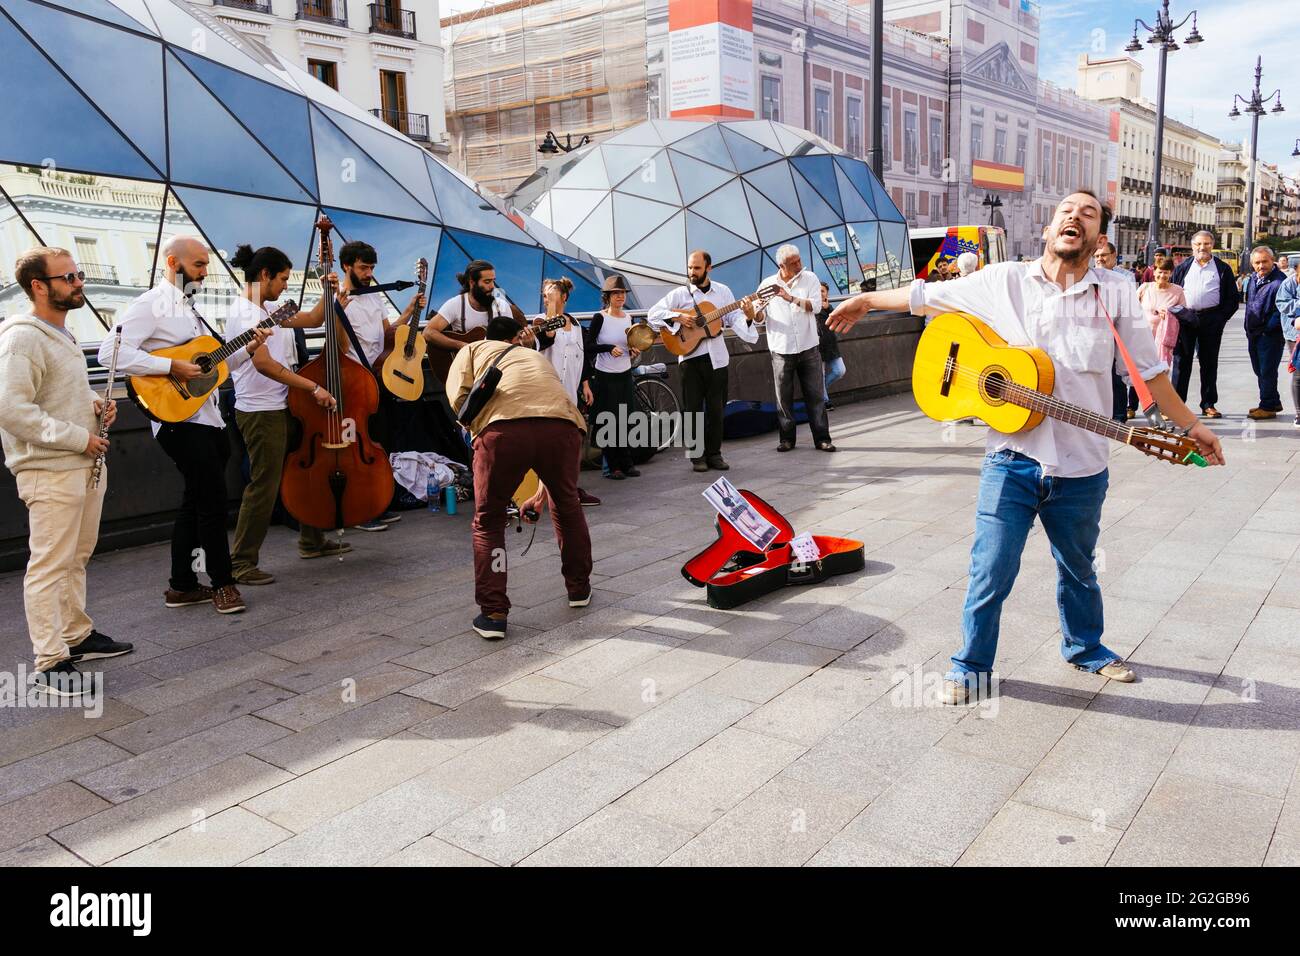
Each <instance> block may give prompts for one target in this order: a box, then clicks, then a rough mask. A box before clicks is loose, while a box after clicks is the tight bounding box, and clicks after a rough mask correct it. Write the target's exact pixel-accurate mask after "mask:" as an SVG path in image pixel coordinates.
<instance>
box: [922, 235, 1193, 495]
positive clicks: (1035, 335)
mask: <svg viewBox="0 0 1300 956" xmlns="http://www.w3.org/2000/svg"><path fill="white" fill-rule="evenodd" d="M1094 288H1096V289H1098V291H1099V292H1100V295H1101V300H1102V302H1103V303H1104V305H1105V308H1106V309H1108V310H1109V311H1110V315H1111V318H1112V319H1114V321H1115V327H1116V329H1117V330H1118V331H1119V334H1120V337H1121V338H1122V339H1123V340H1124V344H1125V346H1127V348H1128V351H1129V354H1130V355H1131V356H1132V357H1133V362H1134V364H1135V365H1136V366H1137V369H1138V373H1139V374H1140V375H1141V376H1142V379H1143V381H1147V380H1150V379H1152V378H1155V377H1156V376H1157V375H1159V374H1160V373H1161V372H1164V371H1166V370H1167V369H1168V366H1167V365H1165V363H1164V362H1162V361H1160V357H1159V356H1158V355H1157V354H1156V343H1155V338H1154V336H1152V334H1151V329H1150V326H1148V325H1147V321H1146V318H1145V317H1144V315H1143V312H1142V307H1141V305H1140V304H1139V303H1138V298H1137V289H1136V287H1135V286H1134V284H1133V283H1132V282H1130V281H1128V280H1127V279H1125V278H1123V277H1122V276H1119V275H1116V274H1114V273H1112V272H1109V271H1107V270H1101V269H1089V270H1088V271H1087V272H1086V273H1085V274H1084V275H1083V276H1082V277H1081V278H1080V279H1079V280H1078V281H1076V282H1075V283H1074V284H1073V285H1071V286H1070V287H1069V288H1068V289H1066V290H1064V291H1062V289H1061V287H1060V286H1058V285H1057V284H1056V283H1055V282H1053V281H1051V280H1050V279H1048V278H1047V277H1046V276H1045V275H1044V274H1043V267H1042V263H1041V261H1040V260H1035V261H1034V262H1032V263H1029V264H1028V265H1026V264H1024V263H1019V262H1004V263H998V264H997V265H991V266H985V267H984V268H983V269H981V270H979V271H978V272H975V273H973V274H971V275H968V276H963V277H962V278H960V279H951V280H949V281H948V282H932V283H926V282H925V281H924V280H921V279H918V280H916V281H915V282H913V283H912V287H911V308H912V312H913V313H915V314H921V313H922V311H923V309H924V308H925V307H926V306H932V307H939V308H942V309H949V310H952V311H954V312H969V313H970V314H971V315H973V316H975V317H976V318H978V319H980V320H981V321H983V322H985V323H987V324H988V325H989V326H991V327H992V328H993V331H995V332H997V334H998V335H1000V336H1001V337H1002V338H1003V339H1005V340H1006V342H1007V344H1008V345H1012V346H1019V347H1025V346H1033V347H1037V348H1040V349H1042V350H1043V351H1044V352H1046V353H1047V355H1048V357H1049V358H1051V360H1052V364H1053V365H1054V366H1055V369H1056V383H1055V386H1054V387H1053V390H1052V394H1053V395H1055V396H1056V397H1057V398H1059V399H1061V400H1062V401H1066V402H1070V403H1071V404H1074V405H1079V406H1081V407H1083V408H1086V409H1088V410H1090V411H1093V412H1096V413H1097V414H1099V415H1104V416H1106V417H1107V418H1109V417H1110V415H1111V412H1112V411H1113V403H1114V396H1113V392H1112V390H1111V378H1110V375H1111V369H1112V368H1113V369H1114V370H1115V371H1116V372H1118V373H1119V375H1120V376H1121V377H1122V378H1124V380H1125V381H1127V380H1128V372H1127V371H1126V369H1125V366H1124V362H1123V359H1122V358H1121V357H1120V356H1119V354H1118V349H1116V348H1115V341H1114V336H1113V335H1112V334H1111V329H1110V323H1109V322H1108V321H1107V319H1106V314H1105V312H1104V311H1103V308H1102V305H1100V304H1099V303H1098V301H1097V295H1095V294H1094V292H1093V289H1094ZM1003 449H1010V450H1012V451H1018V452H1020V453H1021V454H1023V455H1027V456H1028V457H1030V458H1032V459H1034V460H1035V461H1037V462H1038V463H1039V464H1040V465H1042V466H1043V474H1044V475H1051V476H1055V477H1059V478H1086V477H1088V476H1089V475H1095V474H1098V473H1100V472H1101V471H1103V470H1104V469H1105V468H1106V461H1107V459H1108V458H1109V456H1110V440H1109V439H1107V438H1103V437H1102V436H1101V435H1095V434H1093V433H1092V432H1090V431H1085V430H1084V429H1082V428H1076V427H1075V426H1073V425H1067V424H1065V423H1064V422H1060V421H1057V420H1056V419H1053V418H1046V419H1044V420H1043V422H1042V423H1041V424H1040V425H1038V426H1037V427H1036V428H1033V429H1031V430H1030V431H1027V432H1017V433H1016V434H1013V435H1003V434H1002V433H1001V432H997V431H994V430H993V429H989V435H988V443H987V450H988V451H989V452H995V451H1002V450H1003Z"/></svg>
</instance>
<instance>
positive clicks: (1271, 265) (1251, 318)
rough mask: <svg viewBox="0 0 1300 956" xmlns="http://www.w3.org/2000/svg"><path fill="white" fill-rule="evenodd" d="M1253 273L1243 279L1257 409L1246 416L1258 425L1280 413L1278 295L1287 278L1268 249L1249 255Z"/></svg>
mask: <svg viewBox="0 0 1300 956" xmlns="http://www.w3.org/2000/svg"><path fill="white" fill-rule="evenodd" d="M1250 268H1251V270H1252V273H1251V275H1250V276H1249V277H1247V279H1246V344H1247V346H1248V348H1249V349H1250V367H1251V368H1252V369H1253V370H1254V372H1255V377H1256V378H1257V379H1258V380H1259V407H1258V408H1252V409H1251V410H1250V411H1249V412H1247V413H1246V414H1247V415H1249V416H1250V417H1251V418H1253V419H1255V420H1257V421H1260V420H1263V419H1268V418H1277V413H1278V412H1280V411H1281V410H1282V396H1281V395H1279V394H1278V390H1277V367H1278V365H1279V364H1280V363H1281V361H1282V342H1283V335H1282V315H1281V312H1279V310H1278V306H1277V294H1278V292H1279V291H1280V290H1281V288H1282V283H1283V282H1284V281H1286V277H1285V276H1283V275H1282V270H1281V269H1279V268H1278V267H1277V263H1276V262H1275V261H1274V259H1273V250H1272V249H1270V248H1269V247H1268V246H1256V247H1255V248H1254V249H1252V250H1251V251H1250Z"/></svg>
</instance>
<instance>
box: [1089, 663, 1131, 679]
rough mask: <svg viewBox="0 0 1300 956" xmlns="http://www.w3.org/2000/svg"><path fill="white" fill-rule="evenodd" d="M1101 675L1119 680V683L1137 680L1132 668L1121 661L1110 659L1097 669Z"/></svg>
mask: <svg viewBox="0 0 1300 956" xmlns="http://www.w3.org/2000/svg"><path fill="white" fill-rule="evenodd" d="M1097 673H1098V674H1100V675H1101V676H1102V677H1108V678H1110V679H1111V680H1114V681H1119V682H1120V683H1121V684H1131V683H1133V682H1134V681H1135V680H1137V674H1135V673H1133V668H1131V667H1129V666H1128V665H1127V664H1125V663H1124V662H1123V661H1111V662H1110V663H1109V664H1107V665H1106V666H1105V667H1103V668H1101V669H1100V670H1099V671H1097Z"/></svg>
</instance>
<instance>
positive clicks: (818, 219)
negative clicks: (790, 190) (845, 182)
mask: <svg viewBox="0 0 1300 956" xmlns="http://www.w3.org/2000/svg"><path fill="white" fill-rule="evenodd" d="M794 184H795V188H796V190H797V191H798V193H799V204H800V205H801V206H802V207H803V221H804V225H805V226H807V227H808V229H809V230H814V229H827V228H829V227H831V226H834V225H837V224H838V223H842V222H843V221H844V217H843V216H841V215H840V214H839V213H837V212H836V211H835V210H834V209H832V208H831V207H830V206H829V205H827V203H826V200H825V199H823V198H822V195H821V192H820V191H819V190H818V189H817V187H816V186H814V185H812V184H811V183H809V182H808V180H806V179H804V178H803V177H802V176H801V175H799V173H797V172H796V173H795V174H794ZM837 194H838V191H837Z"/></svg>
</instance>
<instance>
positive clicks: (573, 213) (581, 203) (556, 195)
mask: <svg viewBox="0 0 1300 956" xmlns="http://www.w3.org/2000/svg"><path fill="white" fill-rule="evenodd" d="M548 195H550V197H551V203H552V207H553V209H554V210H555V213H554V221H555V231H556V232H558V233H559V234H560V235H562V236H568V235H571V234H572V233H573V230H575V229H577V228H578V227H579V226H580V225H582V222H583V220H584V219H586V218H587V216H589V215H590V214H591V211H592V210H593V209H595V208H596V206H597V204H598V203H599V202H600V201H601V200H602V199H604V198H605V197H606V196H608V195H609V193H608V192H607V191H605V190H604V189H555V190H552V191H551V192H550V193H549V194H548Z"/></svg>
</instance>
